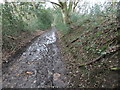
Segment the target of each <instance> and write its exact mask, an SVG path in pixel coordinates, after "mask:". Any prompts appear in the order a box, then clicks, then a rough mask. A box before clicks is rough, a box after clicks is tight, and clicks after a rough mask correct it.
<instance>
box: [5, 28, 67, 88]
mask: <svg viewBox="0 0 120 90" xmlns="http://www.w3.org/2000/svg"><path fill="white" fill-rule="evenodd" d="M11 61H12V60H11ZM5 64H6V65H7V67H3V88H41V87H43V88H46V87H67V85H68V82H67V77H66V67H65V64H64V61H63V60H62V58H61V54H60V50H59V48H58V42H57V34H56V29H55V28H54V27H53V28H52V30H50V31H48V32H46V33H43V34H42V35H41V36H39V37H38V38H37V39H36V40H35V41H33V42H32V44H30V46H28V48H27V49H26V51H25V52H23V53H22V55H21V56H20V57H18V58H16V59H15V60H14V61H12V64H10V65H9V64H7V63H5ZM3 66H4V65H3Z"/></svg>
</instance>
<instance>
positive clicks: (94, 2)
mask: <svg viewBox="0 0 120 90" xmlns="http://www.w3.org/2000/svg"><path fill="white" fill-rule="evenodd" d="M7 1H8V2H11V1H12V2H14V1H21V2H29V1H42V0H7ZM48 1H49V0H48ZM50 1H53V2H57V1H58V0H50ZM83 1H87V2H89V3H90V4H92V5H94V4H96V3H104V2H105V1H113V2H116V1H117V2H118V1H120V0H83ZM0 3H4V0H0ZM49 5H50V4H49V3H48V6H49ZM50 6H51V5H50Z"/></svg>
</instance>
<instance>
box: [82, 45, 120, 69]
mask: <svg viewBox="0 0 120 90" xmlns="http://www.w3.org/2000/svg"><path fill="white" fill-rule="evenodd" d="M118 51H120V47H118V48H117V50H115V51H112V52H109V53H106V54H103V55H101V56H99V57H97V58H96V59H93V60H92V61H90V62H86V63H84V64H80V67H82V66H85V65H90V64H92V63H94V62H96V61H99V60H101V59H102V58H105V57H106V56H108V55H112V54H114V53H116V52H118Z"/></svg>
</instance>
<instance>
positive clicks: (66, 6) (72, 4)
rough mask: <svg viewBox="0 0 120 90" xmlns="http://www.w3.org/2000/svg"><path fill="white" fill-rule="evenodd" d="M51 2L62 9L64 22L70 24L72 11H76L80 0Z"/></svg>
mask: <svg viewBox="0 0 120 90" xmlns="http://www.w3.org/2000/svg"><path fill="white" fill-rule="evenodd" d="M50 2H51V3H52V4H53V5H56V6H58V7H59V8H60V9H61V11H62V15H63V21H64V23H66V24H67V25H69V26H70V25H71V21H70V15H71V13H73V12H75V10H76V7H77V5H78V3H79V2H80V0H58V3H56V2H52V1H50Z"/></svg>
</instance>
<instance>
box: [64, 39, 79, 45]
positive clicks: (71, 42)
mask: <svg viewBox="0 0 120 90" xmlns="http://www.w3.org/2000/svg"><path fill="white" fill-rule="evenodd" d="M77 40H79V38H76V39H74V40H72V41H71V42H70V43H69V44H68V45H66V47H68V46H69V45H70V44H71V43H74V42H76V41H77Z"/></svg>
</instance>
